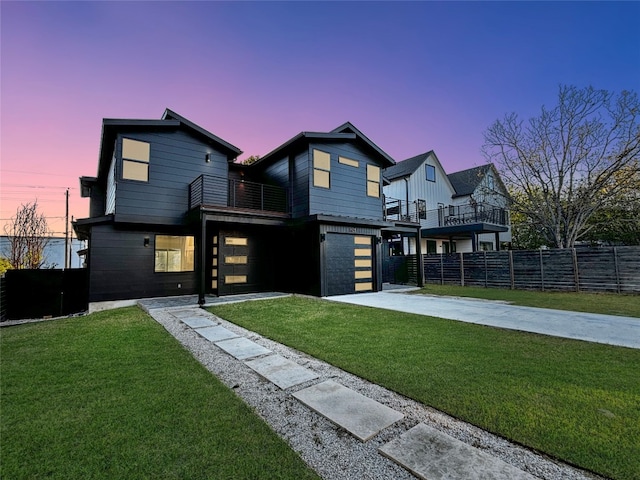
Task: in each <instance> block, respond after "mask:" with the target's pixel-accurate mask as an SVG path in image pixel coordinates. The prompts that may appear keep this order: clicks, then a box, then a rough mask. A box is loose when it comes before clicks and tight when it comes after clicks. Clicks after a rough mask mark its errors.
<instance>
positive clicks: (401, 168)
mask: <svg viewBox="0 0 640 480" xmlns="http://www.w3.org/2000/svg"><path fill="white" fill-rule="evenodd" d="M430 155H433V156H434V157H435V152H434V151H433V150H429V151H428V152H425V153H421V154H420V155H416V156H415V157H411V158H407V159H406V160H402V161H401V162H398V163H396V164H395V165H393V166H391V167H389V168H387V169H385V171H384V172H383V175H384V177H385V178H386V179H387V180H389V181H392V180H396V179H398V178H404V177H409V176H411V175H412V174H413V173H415V172H416V171H417V170H418V168H420V166H421V165H422V164H423V163H424V162H425V161H426V160H427V158H429V156H430ZM436 159H437V157H436ZM438 163H439V162H438Z"/></svg>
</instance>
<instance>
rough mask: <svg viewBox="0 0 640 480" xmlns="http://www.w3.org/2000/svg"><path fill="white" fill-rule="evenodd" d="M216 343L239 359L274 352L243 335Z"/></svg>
mask: <svg viewBox="0 0 640 480" xmlns="http://www.w3.org/2000/svg"><path fill="white" fill-rule="evenodd" d="M216 345H217V346H218V347H220V348H221V349H222V350H224V351H225V352H227V353H228V354H229V355H231V356H233V357H235V358H237V359H238V360H247V359H249V358H253V357H259V356H260V355H266V354H268V353H272V352H271V350H269V349H268V348H264V347H263V346H262V345H258V344H257V343H255V342H252V341H251V340H248V339H246V338H243V337H239V338H232V339H230V340H223V341H221V342H216Z"/></svg>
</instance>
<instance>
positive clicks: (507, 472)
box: [379, 423, 535, 480]
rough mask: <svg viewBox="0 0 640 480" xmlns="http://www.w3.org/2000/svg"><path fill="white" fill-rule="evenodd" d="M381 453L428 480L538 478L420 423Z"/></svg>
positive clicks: (385, 447)
mask: <svg viewBox="0 0 640 480" xmlns="http://www.w3.org/2000/svg"><path fill="white" fill-rule="evenodd" d="M379 451H380V453H382V454H383V455H384V456H385V457H387V458H389V459H391V460H393V461H394V462H396V463H397V464H399V465H401V466H403V467H404V468H406V469H407V470H409V471H410V472H411V473H413V474H414V475H416V476H417V477H418V478H422V479H425V480H461V479H464V480H535V477H534V476H532V475H530V474H528V473H526V472H523V471H522V470H520V469H518V468H516V467H514V466H513V465H509V464H508V463H505V462H503V461H502V460H500V459H497V458H495V457H493V456H491V455H489V454H487V453H485V452H482V451H481V450H478V449H477V448H473V447H471V446H470V445H467V444H466V443H463V442H461V441H460V440H457V439H455V438H453V437H451V436H449V435H447V434H445V433H442V432H440V431H438V430H436V429H435V428H432V427H429V426H428V425H425V424H424V423H420V424H418V425H416V426H415V427H413V428H412V429H411V430H409V431H408V432H406V433H405V434H403V435H401V436H400V437H397V438H395V439H394V440H392V441H390V442H389V443H387V444H386V445H383V446H382V447H381V448H380V450H379Z"/></svg>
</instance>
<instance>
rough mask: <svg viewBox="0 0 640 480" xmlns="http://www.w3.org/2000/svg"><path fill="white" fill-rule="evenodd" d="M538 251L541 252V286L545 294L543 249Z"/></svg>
mask: <svg viewBox="0 0 640 480" xmlns="http://www.w3.org/2000/svg"><path fill="white" fill-rule="evenodd" d="M538 251H539V252H540V286H541V287H542V291H543V292H544V265H543V264H542V249H540V250H538Z"/></svg>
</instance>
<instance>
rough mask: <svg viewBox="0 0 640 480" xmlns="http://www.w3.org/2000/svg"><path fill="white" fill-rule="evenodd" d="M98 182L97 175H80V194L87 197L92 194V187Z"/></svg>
mask: <svg viewBox="0 0 640 480" xmlns="http://www.w3.org/2000/svg"><path fill="white" fill-rule="evenodd" d="M96 183H98V179H97V178H96V177H80V196H81V197H82V198H87V197H90V196H91V187H93V186H94V185H95V184H96Z"/></svg>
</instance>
